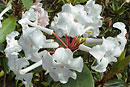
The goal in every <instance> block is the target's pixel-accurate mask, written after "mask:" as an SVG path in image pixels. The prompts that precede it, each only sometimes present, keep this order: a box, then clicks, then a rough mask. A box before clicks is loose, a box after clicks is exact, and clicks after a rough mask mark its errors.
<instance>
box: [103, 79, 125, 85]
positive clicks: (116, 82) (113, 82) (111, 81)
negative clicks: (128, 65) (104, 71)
mask: <svg viewBox="0 0 130 87" xmlns="http://www.w3.org/2000/svg"><path fill="white" fill-rule="evenodd" d="M105 86H106V87H126V86H127V84H126V83H125V82H124V81H123V80H118V79H114V80H110V81H108V82H107V83H105Z"/></svg>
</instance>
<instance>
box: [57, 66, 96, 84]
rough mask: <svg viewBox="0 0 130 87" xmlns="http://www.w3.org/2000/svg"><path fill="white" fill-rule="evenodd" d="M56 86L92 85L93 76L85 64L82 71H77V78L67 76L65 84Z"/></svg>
mask: <svg viewBox="0 0 130 87" xmlns="http://www.w3.org/2000/svg"><path fill="white" fill-rule="evenodd" d="M58 87H94V80H93V76H92V74H91V72H90V70H89V69H88V67H87V66H86V65H84V68H83V71H82V72H81V73H79V72H78V73H77V79H76V80H74V79H72V78H69V81H68V83H67V84H60V85H59V86H58Z"/></svg>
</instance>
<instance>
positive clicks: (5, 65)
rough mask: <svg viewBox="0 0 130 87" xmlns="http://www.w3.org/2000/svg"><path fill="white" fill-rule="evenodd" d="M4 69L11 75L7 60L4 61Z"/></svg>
mask: <svg viewBox="0 0 130 87" xmlns="http://www.w3.org/2000/svg"><path fill="white" fill-rule="evenodd" d="M2 67H3V71H4V72H5V73H7V74H8V73H9V66H8V59H7V58H4V59H3V61H2Z"/></svg>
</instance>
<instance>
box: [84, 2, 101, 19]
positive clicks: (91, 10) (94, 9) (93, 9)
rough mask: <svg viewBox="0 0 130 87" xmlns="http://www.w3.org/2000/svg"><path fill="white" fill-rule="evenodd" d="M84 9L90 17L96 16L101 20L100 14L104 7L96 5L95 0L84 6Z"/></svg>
mask: <svg viewBox="0 0 130 87" xmlns="http://www.w3.org/2000/svg"><path fill="white" fill-rule="evenodd" d="M84 9H85V11H86V12H87V14H88V15H89V16H95V17H97V18H101V17H100V14H101V11H102V6H101V5H99V4H95V0H89V1H88V2H87V3H86V5H85V6H84Z"/></svg>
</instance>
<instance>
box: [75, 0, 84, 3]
mask: <svg viewBox="0 0 130 87" xmlns="http://www.w3.org/2000/svg"><path fill="white" fill-rule="evenodd" d="M85 1H86V0H74V3H84V2H85Z"/></svg>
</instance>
